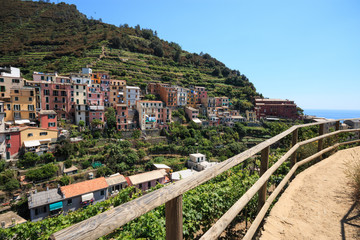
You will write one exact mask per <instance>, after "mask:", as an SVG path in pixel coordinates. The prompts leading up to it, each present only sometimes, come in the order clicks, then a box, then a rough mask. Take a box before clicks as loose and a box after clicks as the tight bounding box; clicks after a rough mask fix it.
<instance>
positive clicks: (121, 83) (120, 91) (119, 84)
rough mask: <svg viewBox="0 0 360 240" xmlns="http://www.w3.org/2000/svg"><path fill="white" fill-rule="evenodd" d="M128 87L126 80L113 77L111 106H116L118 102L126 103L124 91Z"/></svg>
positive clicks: (110, 95) (110, 97)
mask: <svg viewBox="0 0 360 240" xmlns="http://www.w3.org/2000/svg"><path fill="white" fill-rule="evenodd" d="M125 88H126V80H116V79H111V82H110V94H109V103H110V106H112V107H114V108H116V104H123V103H125V96H124V92H125V90H126V89H125Z"/></svg>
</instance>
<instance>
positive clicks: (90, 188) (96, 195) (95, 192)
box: [60, 177, 109, 212]
mask: <svg viewBox="0 0 360 240" xmlns="http://www.w3.org/2000/svg"><path fill="white" fill-rule="evenodd" d="M108 187H109V185H108V183H107V182H106V180H105V178H104V177H100V178H96V179H92V180H88V181H84V182H79V183H75V184H71V185H67V186H63V187H60V189H61V192H62V194H63V196H64V198H65V199H66V200H65V201H64V202H63V209H64V211H65V212H67V211H69V210H71V211H75V210H76V209H79V208H81V207H86V206H88V205H91V204H95V203H97V202H102V201H104V200H105V199H106V196H107V190H108Z"/></svg>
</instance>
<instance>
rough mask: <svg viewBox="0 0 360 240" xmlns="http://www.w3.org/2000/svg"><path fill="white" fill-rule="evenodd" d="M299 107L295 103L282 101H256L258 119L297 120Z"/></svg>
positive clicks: (262, 99)
mask: <svg viewBox="0 0 360 240" xmlns="http://www.w3.org/2000/svg"><path fill="white" fill-rule="evenodd" d="M296 108H297V106H296V104H295V103H294V101H290V100H287V99H286V100H282V99H268V98H258V99H255V111H256V116H257V118H258V119H260V118H265V117H279V118H288V119H297V118H299V115H298V113H297V109H296Z"/></svg>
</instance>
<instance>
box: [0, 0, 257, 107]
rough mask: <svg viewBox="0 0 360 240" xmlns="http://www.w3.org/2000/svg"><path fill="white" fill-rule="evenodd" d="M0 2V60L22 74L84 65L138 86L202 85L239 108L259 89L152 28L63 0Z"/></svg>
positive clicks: (248, 103)
mask: <svg viewBox="0 0 360 240" xmlns="http://www.w3.org/2000/svg"><path fill="white" fill-rule="evenodd" d="M0 4H1V6H2V7H1V8H0V30H1V32H2V36H1V38H0V66H7V65H12V66H16V67H21V70H22V73H23V75H24V77H25V78H27V79H31V78H32V72H33V71H43V72H49V71H57V72H59V73H69V72H77V71H79V70H80V69H81V67H85V66H89V67H92V68H93V69H94V70H95V71H98V70H99V71H101V70H105V71H109V72H110V73H111V74H112V75H113V77H114V78H116V77H117V78H121V79H126V80H127V81H128V83H129V84H138V85H140V86H142V87H145V86H146V83H147V82H150V81H151V82H154V81H161V82H168V83H173V84H178V85H182V86H188V85H200V86H205V87H206V88H207V89H208V90H209V92H210V95H214V96H221V95H226V96H229V97H231V98H233V99H234V100H233V102H234V106H235V108H237V109H240V110H245V109H250V108H251V107H252V103H253V99H254V97H255V96H256V95H259V94H258V93H256V89H255V87H254V85H253V84H252V83H251V82H250V81H249V79H248V78H247V77H246V76H245V75H243V74H241V73H240V72H239V71H237V70H231V69H229V68H227V67H226V66H225V64H223V63H222V62H220V61H218V60H216V59H215V58H212V57H211V56H210V55H209V54H203V53H200V54H196V53H189V52H186V51H184V50H182V49H181V47H180V46H179V45H178V44H176V43H173V42H170V43H169V42H167V41H164V40H161V39H159V38H158V37H157V33H156V31H153V30H150V29H141V27H140V26H136V27H135V28H132V27H129V26H128V25H127V24H124V25H121V26H119V27H116V26H114V25H110V24H106V23H103V22H102V21H101V19H100V20H94V19H88V18H87V17H86V16H85V15H84V14H82V13H80V12H79V11H78V10H77V9H76V6H75V5H69V4H65V3H59V4H54V3H45V2H31V1H30V2H22V1H20V0H0ZM234 86H236V87H235V88H234Z"/></svg>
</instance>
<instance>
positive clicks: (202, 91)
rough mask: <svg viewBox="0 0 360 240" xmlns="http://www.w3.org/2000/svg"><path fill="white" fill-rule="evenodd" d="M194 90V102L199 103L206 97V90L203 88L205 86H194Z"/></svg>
mask: <svg viewBox="0 0 360 240" xmlns="http://www.w3.org/2000/svg"><path fill="white" fill-rule="evenodd" d="M195 90H196V92H197V95H196V103H201V99H206V98H207V91H206V90H205V87H199V86H195Z"/></svg>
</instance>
